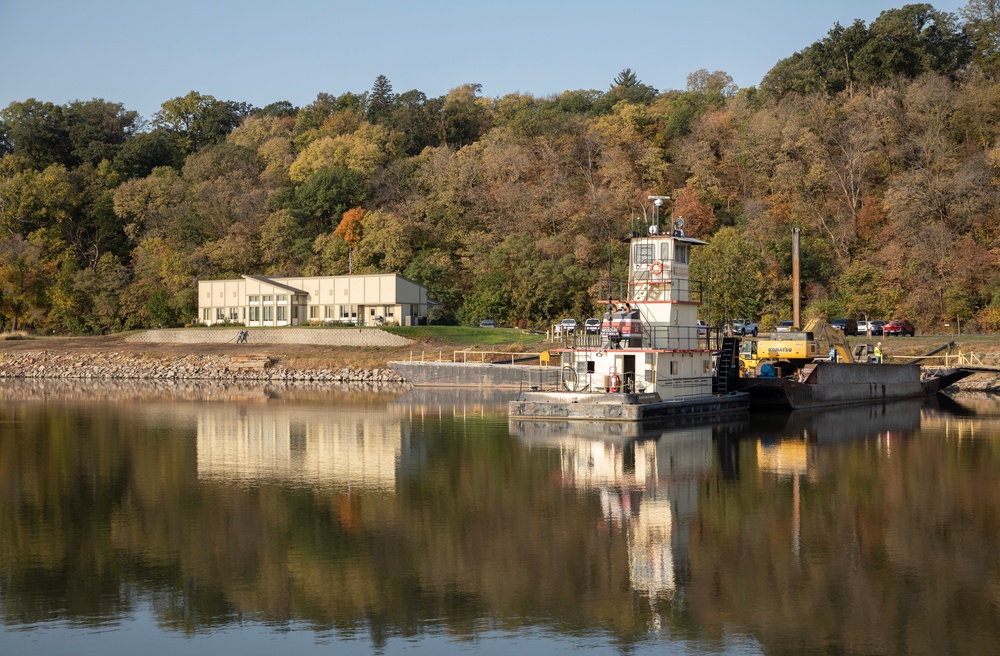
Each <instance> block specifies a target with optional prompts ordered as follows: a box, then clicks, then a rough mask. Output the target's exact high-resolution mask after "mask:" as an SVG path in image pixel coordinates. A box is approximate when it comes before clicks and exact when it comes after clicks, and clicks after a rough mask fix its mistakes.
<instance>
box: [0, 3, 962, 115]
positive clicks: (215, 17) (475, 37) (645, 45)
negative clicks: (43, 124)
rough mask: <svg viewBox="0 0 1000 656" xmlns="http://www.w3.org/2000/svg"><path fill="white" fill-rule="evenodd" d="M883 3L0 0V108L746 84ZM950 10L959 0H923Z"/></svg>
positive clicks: (149, 109)
mask: <svg viewBox="0 0 1000 656" xmlns="http://www.w3.org/2000/svg"><path fill="white" fill-rule="evenodd" d="M904 4H908V3H906V2H901V1H895V2H893V1H890V0H763V1H756V2H755V1H754V0H700V1H699V0H683V1H682V0H618V1H617V2H613V1H611V0H604V1H603V2H596V1H594V0H577V1H575V2H552V1H546V0H533V1H525V0H507V1H499V2H490V3H486V2H479V1H478V0H465V1H461V0H459V1H455V0H410V1H408V2H403V1H399V0H397V1H390V0H353V1H351V2H344V1H343V0H327V1H325V2H324V1H321V0H284V1H282V2H264V1H262V0H242V1H239V2H237V1H221V0H200V1H199V0H169V1H160V2H147V1H145V0H130V1H126V0H0V108H2V107H6V106H7V105H8V104H10V103H11V102H12V101H23V100H26V99H28V98H37V99H39V100H44V101H50V102H54V103H56V104H64V103H68V102H71V101H73V100H89V99H91V98H103V99H104V100H108V101H113V102H120V103H123V104H124V105H125V106H126V108H128V109H132V110H136V111H138V112H139V113H140V114H142V115H143V116H144V117H146V118H151V117H152V116H153V114H154V113H155V112H156V111H158V110H159V108H160V104H161V103H163V102H164V101H165V100H169V99H170V98H175V97H177V96H183V95H185V94H187V93H188V92H189V91H192V90H194V91H198V92H199V93H202V94H208V95H212V96H214V97H215V98H217V99H219V100H234V101H245V102H249V103H251V104H253V105H255V106H258V107H262V106H264V105H267V104H269V103H271V102H276V101H279V100H288V101H290V102H292V103H293V104H294V105H297V106H302V105H306V104H308V103H310V102H312V101H313V100H314V99H315V98H316V94H317V93H319V92H326V93H330V94H333V95H339V94H341V93H344V92H346V91H352V92H355V93H361V92H363V91H367V90H369V89H371V87H372V83H373V82H374V80H375V78H376V77H377V76H378V75H380V74H381V75H385V76H386V77H388V78H389V81H390V82H391V84H392V88H393V91H395V92H397V93H400V92H403V91H408V90H410V89H419V90H420V91H423V92H424V93H426V94H427V95H428V96H429V97H434V96H440V95H443V94H445V93H447V92H448V91H449V90H450V89H452V88H454V87H456V86H459V85H461V84H463V83H466V82H474V83H479V84H481V85H482V92H483V94H484V95H486V96H490V97H499V96H502V95H504V94H507V93H512V92H517V91H520V92H524V93H531V94H533V95H535V96H547V95H550V94H557V93H560V92H562V91H565V90H567V89H600V90H606V89H607V88H608V87H609V86H610V84H611V81H612V80H613V79H614V77H615V76H616V75H617V74H618V73H619V72H620V71H621V70H622V69H624V68H631V69H632V70H633V71H635V72H636V73H637V74H638V76H639V79H640V80H641V81H642V82H644V83H646V84H649V85H651V86H653V87H656V88H657V89H659V90H661V91H663V90H667V89H683V88H684V87H685V85H686V80H687V75H688V74H689V73H691V72H693V71H696V70H698V69H702V68H704V69H707V70H709V71H716V70H722V71H725V72H727V73H729V74H730V75H731V76H732V77H733V79H734V81H735V82H736V84H737V85H739V86H740V87H747V86H754V85H757V84H759V83H760V80H761V78H762V77H763V76H764V74H765V73H767V71H768V70H770V68H771V67H772V66H773V65H774V64H775V63H777V62H778V61H779V60H780V59H783V58H784V57H787V56H789V55H791V54H792V53H794V52H796V51H798V50H801V49H802V48H804V47H806V46H808V45H809V44H811V43H813V42H814V41H816V40H818V39H820V38H822V37H824V36H825V35H826V33H827V31H828V30H829V29H830V28H831V27H833V25H834V23H836V22H840V23H841V24H842V25H848V24H850V23H851V22H853V21H854V19H856V18H860V19H862V20H864V21H865V22H866V23H871V21H872V20H874V19H875V18H877V17H878V15H879V14H880V13H881V12H882V11H884V10H886V9H892V8H898V7H901V6H903V5H904ZM932 4H933V6H934V8H935V9H938V10H940V11H947V12H957V11H958V10H959V9H960V8H961V7H964V6H965V5H966V4H967V0H940V1H938V2H932Z"/></svg>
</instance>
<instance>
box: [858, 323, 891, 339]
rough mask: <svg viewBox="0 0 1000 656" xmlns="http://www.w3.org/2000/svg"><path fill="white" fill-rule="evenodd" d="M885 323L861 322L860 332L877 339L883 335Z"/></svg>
mask: <svg viewBox="0 0 1000 656" xmlns="http://www.w3.org/2000/svg"><path fill="white" fill-rule="evenodd" d="M884 325H885V322H884V321H861V322H859V323H858V332H860V333H863V334H865V335H871V336H872V337H876V336H879V335H881V334H882V327H883V326H884Z"/></svg>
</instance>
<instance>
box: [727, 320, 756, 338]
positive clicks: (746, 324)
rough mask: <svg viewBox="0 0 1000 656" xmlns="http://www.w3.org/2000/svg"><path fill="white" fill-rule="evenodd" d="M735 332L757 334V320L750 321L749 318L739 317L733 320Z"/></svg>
mask: <svg viewBox="0 0 1000 656" xmlns="http://www.w3.org/2000/svg"><path fill="white" fill-rule="evenodd" d="M733 334H734V335H753V336H754V337H756V336H757V322H756V321H750V320H749V319H737V320H736V321H734V322H733Z"/></svg>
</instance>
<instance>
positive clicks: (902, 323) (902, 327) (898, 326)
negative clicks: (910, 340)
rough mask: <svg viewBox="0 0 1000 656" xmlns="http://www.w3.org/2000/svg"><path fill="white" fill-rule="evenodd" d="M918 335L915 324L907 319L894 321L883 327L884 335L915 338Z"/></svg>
mask: <svg viewBox="0 0 1000 656" xmlns="http://www.w3.org/2000/svg"><path fill="white" fill-rule="evenodd" d="M916 333H917V329H916V328H914V327H913V324H912V323H910V322H909V321H907V320H906V319H893V320H892V321H890V322H889V323H887V324H885V325H884V326H882V334H883V335H886V336H889V335H899V336H900V337H905V336H906V335H909V336H910V337H913V336H914V335H915V334H916Z"/></svg>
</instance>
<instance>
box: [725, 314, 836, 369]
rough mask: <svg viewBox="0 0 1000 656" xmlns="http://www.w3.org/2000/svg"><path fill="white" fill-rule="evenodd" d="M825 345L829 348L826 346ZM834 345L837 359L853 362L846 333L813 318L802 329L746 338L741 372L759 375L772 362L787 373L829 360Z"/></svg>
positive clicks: (741, 352) (773, 365)
mask: <svg viewBox="0 0 1000 656" xmlns="http://www.w3.org/2000/svg"><path fill="white" fill-rule="evenodd" d="M824 345H825V347H826V348H824ZM831 348H833V350H834V352H835V353H836V354H837V362H848V363H853V362H854V361H855V360H854V355H853V354H852V353H851V349H850V346H849V345H848V343H847V340H846V339H845V338H844V334H843V333H842V332H840V331H839V330H837V329H836V328H834V327H833V326H831V325H830V324H828V323H827V322H826V321H824V320H823V319H812V320H811V321H810V322H809V323H807V324H806V326H805V329H804V330H801V331H792V332H787V333H771V335H770V336H769V337H768V338H767V339H759V340H755V341H750V340H746V341H744V342H743V344H742V346H740V373H741V375H743V376H755V375H759V374H760V373H761V369H762V368H763V367H764V365H770V366H771V368H772V369H775V370H777V371H776V372H775V374H776V375H778V376H784V375H787V374H789V373H791V372H792V371H795V370H796V369H801V368H802V367H804V366H806V365H807V364H811V363H813V362H816V361H817V360H826V359H828V358H829V356H830V349H831Z"/></svg>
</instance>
